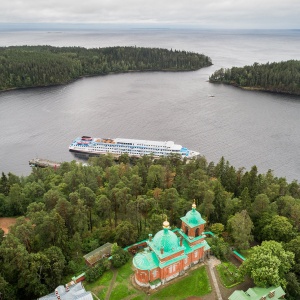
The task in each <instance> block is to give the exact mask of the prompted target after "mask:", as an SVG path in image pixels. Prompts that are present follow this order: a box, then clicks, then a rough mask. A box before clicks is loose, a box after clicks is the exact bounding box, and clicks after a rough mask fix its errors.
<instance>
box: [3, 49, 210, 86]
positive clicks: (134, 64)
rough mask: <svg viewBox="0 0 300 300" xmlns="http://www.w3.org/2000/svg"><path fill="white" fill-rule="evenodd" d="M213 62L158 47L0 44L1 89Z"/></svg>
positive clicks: (195, 66) (180, 68)
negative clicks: (91, 47) (2, 45)
mask: <svg viewBox="0 0 300 300" xmlns="http://www.w3.org/2000/svg"><path fill="white" fill-rule="evenodd" d="M211 64H212V62H211V59H210V58H209V57H207V56H205V55H203V54H198V53H192V52H186V51H177V50H167V49H159V48H141V47H108V48H94V49H86V48H82V47H52V46H11V47H0V90H8V89H14V88H26V87H38V86H48V85H57V84H65V83H68V82H71V81H72V80H75V79H78V78H80V77H83V76H96V75H105V74H110V73H121V72H130V71H192V70H198V69H200V68H203V67H207V66H210V65H211Z"/></svg>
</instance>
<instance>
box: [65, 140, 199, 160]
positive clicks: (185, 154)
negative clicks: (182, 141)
mask: <svg viewBox="0 0 300 300" xmlns="http://www.w3.org/2000/svg"><path fill="white" fill-rule="evenodd" d="M69 151H70V152H74V153H82V154H88V155H89V156H96V155H103V154H111V155H112V156H114V157H116V158H117V157H119V156H120V155H122V154H128V155H129V156H130V157H136V158H139V157H142V156H143V155H152V156H153V157H154V158H159V157H163V156H169V155H179V156H181V157H182V158H188V159H190V158H193V157H197V156H199V155H200V153H199V152H196V151H192V150H189V149H187V148H185V147H182V146H181V145H178V144H175V143H174V142H173V141H165V142H162V141H150V140H135V139H121V138H116V139H110V138H109V139H108V138H92V137H89V136H82V137H78V138H76V139H75V140H74V141H73V142H72V143H71V145H70V146H69Z"/></svg>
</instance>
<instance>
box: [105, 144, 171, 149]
mask: <svg viewBox="0 0 300 300" xmlns="http://www.w3.org/2000/svg"><path fill="white" fill-rule="evenodd" d="M99 144H100V145H101V146H102V145H103V146H105V147H108V146H110V144H103V143H99ZM112 147H128V148H135V147H138V148H140V147H141V148H146V149H147V148H149V147H155V148H156V149H157V148H163V149H170V147H167V146H158V145H145V144H136V145H134V144H132V143H120V142H118V143H117V144H114V145H112Z"/></svg>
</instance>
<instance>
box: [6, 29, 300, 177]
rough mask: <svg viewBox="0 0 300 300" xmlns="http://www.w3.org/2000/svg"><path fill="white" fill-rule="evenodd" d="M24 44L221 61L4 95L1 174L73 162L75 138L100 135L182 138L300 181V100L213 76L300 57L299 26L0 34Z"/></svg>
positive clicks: (212, 157)
mask: <svg viewBox="0 0 300 300" xmlns="http://www.w3.org/2000/svg"><path fill="white" fill-rule="evenodd" d="M25 44H27V45H53V46H83V47H88V48H91V47H106V46H117V45H126V46H133V45H136V46H146V47H163V48H168V49H171V48H172V49H178V50H187V51H195V52H200V53H204V54H206V55H208V56H210V57H211V58H212V61H213V63H214V65H213V66H211V67H209V68H205V69H202V70H199V71H195V72H183V73H159V72H153V73H130V74H118V75H109V76H100V77H93V78H84V79H80V80H78V81H76V82H73V83H71V84H69V85H66V86H56V87H48V88H36V89H27V90H17V91H9V92H3V93H0V134H1V147H0V172H2V171H3V172H5V173H7V172H13V173H15V174H17V175H28V174H29V173H30V167H29V166H28V160H29V159H32V158H35V157H42V158H47V159H50V160H57V161H64V160H66V161H71V160H73V159H74V156H73V155H72V154H71V153H69V152H68V146H69V144H70V142H71V141H72V139H73V138H75V137H77V136H79V135H92V136H100V137H123V138H137V139H153V140H173V141H175V142H176V143H179V144H182V145H184V146H186V147H188V148H191V149H193V150H196V151H200V152H201V153H202V154H203V155H204V156H205V157H206V158H207V160H209V161H215V162H217V161H218V160H219V159H220V157H221V156H224V157H225V159H227V160H229V161H230V163H231V164H232V165H234V166H235V167H236V168H239V167H242V166H244V167H246V169H249V168H250V167H251V166H252V165H257V167H258V170H259V172H261V173H264V172H266V171H267V170H268V169H272V170H274V173H275V175H276V176H283V177H286V178H287V179H288V180H289V181H291V180H293V179H296V180H299V179H300V161H299V159H298V156H299V149H300V118H299V116H300V97H295V96H288V95H276V94H269V93H263V92H250V91H243V90H240V89H238V88H234V87H230V86H224V85H214V84H210V83H208V82H207V80H208V76H209V75H210V74H211V73H212V72H213V71H214V70H216V69H219V68H221V67H231V66H243V65H246V64H253V63H254V62H259V63H265V62H268V61H270V62H273V61H282V60H289V59H300V58H299V49H300V32H299V31H196V30H145V29H143V30H102V31H101V30H100V31H90V32H89V31H78V32H75V31H60V32H43V31H34V32H18V31H15V32H7V31H0V46H8V45H25ZM212 96H213V97H212Z"/></svg>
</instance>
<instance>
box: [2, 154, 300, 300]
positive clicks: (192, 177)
mask: <svg viewBox="0 0 300 300" xmlns="http://www.w3.org/2000/svg"><path fill="white" fill-rule="evenodd" d="M193 199H195V202H196V205H197V209H198V210H199V211H200V213H201V215H202V217H203V218H204V219H205V220H206V222H207V227H206V228H205V230H206V231H210V230H211V231H213V232H214V233H215V235H216V236H217V237H218V238H212V239H207V240H208V242H209V244H210V246H211V249H212V251H213V253H214V255H216V256H217V257H218V258H220V259H222V260H226V259H227V258H228V256H229V255H230V247H232V246H233V247H235V248H236V249H238V250H239V251H240V250H245V249H249V247H250V246H252V245H253V244H252V243H253V242H255V244H256V245H257V246H256V247H254V248H252V253H253V255H252V256H251V255H250V256H249V257H248V258H247V260H246V261H245V263H244V264H243V265H242V267H241V268H240V276H242V277H243V276H245V275H247V276H250V277H251V278H252V279H253V280H254V283H255V284H256V285H258V286H272V285H275V286H278V285H281V286H282V287H283V288H284V289H285V291H286V293H287V299H299V297H300V233H299V230H300V185H299V183H298V182H297V181H293V182H290V183H289V182H287V181H286V179H285V178H281V177H279V178H278V177H276V176H275V175H274V174H273V172H272V171H271V170H270V171H268V172H267V173H266V174H259V173H258V170H257V168H256V166H253V167H252V168H251V170H249V171H247V170H245V169H244V168H240V169H236V168H235V167H233V166H232V165H230V163H229V162H228V161H226V160H225V159H224V158H223V157H222V158H221V159H220V161H219V162H218V163H217V164H214V163H213V162H210V163H209V162H207V161H206V159H205V158H204V157H198V158H196V159H192V160H190V161H187V160H185V159H184V160H182V159H181V158H180V157H178V156H170V157H162V158H160V159H157V160H153V158H152V157H151V156H143V157H142V158H141V159H139V160H134V161H130V159H129V157H128V155H126V154H124V155H122V156H121V157H120V159H119V162H118V163H116V162H115V161H114V160H113V158H112V157H111V156H109V155H108V156H106V155H103V156H100V157H94V158H91V159H90V160H89V164H88V165H81V164H77V163H76V162H75V161H73V162H70V163H67V162H65V163H62V164H61V166H60V167H59V168H58V169H53V168H44V169H42V168H33V169H32V172H31V174H30V175H29V176H26V177H19V176H16V175H14V174H12V173H8V174H4V173H2V176H1V178H0V216H1V217H9V216H18V217H19V218H18V219H17V222H16V224H15V225H14V226H13V227H12V228H11V230H10V233H9V234H7V235H6V237H4V238H3V232H1V233H0V265H1V269H0V291H1V293H2V294H1V296H2V299H4V300H6V299H36V298H37V297H39V296H41V295H46V294H47V293H49V292H53V290H54V289H55V288H56V287H57V286H58V285H59V284H64V283H66V282H67V281H66V280H67V278H71V276H73V275H74V274H78V273H79V272H82V271H83V270H86V269H84V262H83V258H82V256H83V255H84V254H86V253H88V252H90V251H92V250H94V249H95V248H97V247H99V246H101V245H103V244H105V243H106V242H111V243H114V242H117V243H118V245H119V246H121V247H124V246H127V245H130V244H133V243H135V242H137V241H141V240H143V239H146V238H147V237H148V234H149V233H152V234H155V233H156V232H157V231H159V230H160V229H161V226H162V222H163V221H164V220H165V218H166V216H167V218H168V220H169V222H170V225H171V226H172V227H173V228H174V227H175V226H177V227H178V226H180V217H181V216H184V215H185V214H186V212H187V211H189V210H190V209H191V204H192V202H193ZM0 231H1V230H0ZM121 256H122V255H121V254H120V253H119V254H118V256H117V257H118V258H119V259H120V257H121ZM103 268H104V266H103V265H102V266H101V270H102V271H101V272H103ZM91 270H94V268H93V269H91ZM97 270H98V269H97ZM97 272H98V271H97ZM101 272H100V273H101ZM79 274H80V273H79ZM97 274H98V273H97ZM101 274H102V273H101ZM94 275H95V274H94ZM95 276H96V275H95ZM97 276H100V275H99V274H98V275H97Z"/></svg>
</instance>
